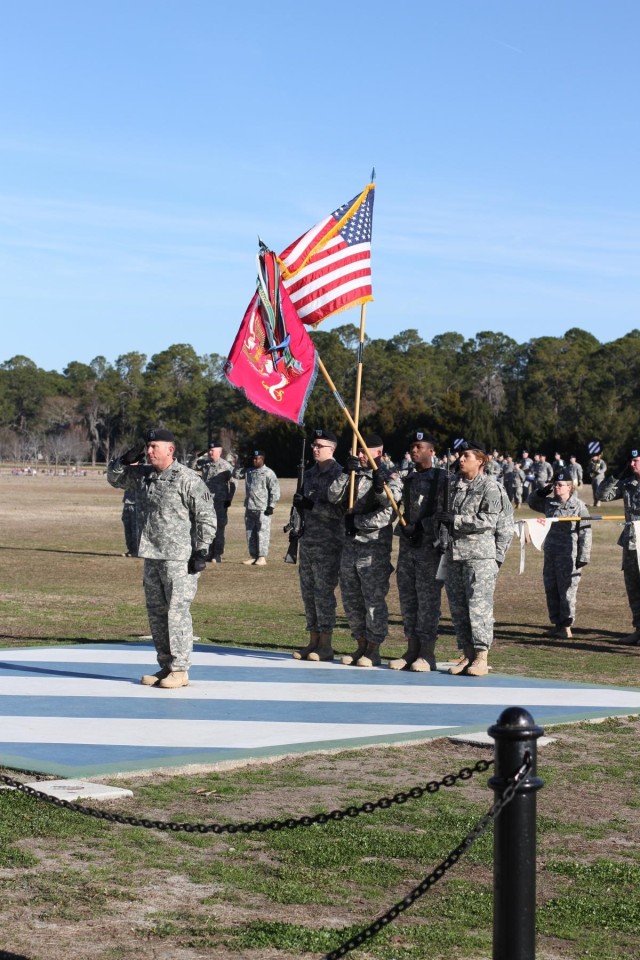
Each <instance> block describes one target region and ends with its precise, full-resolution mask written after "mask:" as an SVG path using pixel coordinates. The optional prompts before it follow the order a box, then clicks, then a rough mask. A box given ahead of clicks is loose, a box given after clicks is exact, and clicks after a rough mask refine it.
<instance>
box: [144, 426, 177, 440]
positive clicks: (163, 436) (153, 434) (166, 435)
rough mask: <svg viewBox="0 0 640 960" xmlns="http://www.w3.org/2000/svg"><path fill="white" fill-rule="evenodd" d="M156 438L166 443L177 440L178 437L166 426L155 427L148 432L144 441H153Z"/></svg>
mask: <svg viewBox="0 0 640 960" xmlns="http://www.w3.org/2000/svg"><path fill="white" fill-rule="evenodd" d="M154 440H163V441H164V442H165V443H175V442H176V438H175V437H174V435H173V434H172V433H171V430H167V429H166V427H154V428H153V430H149V431H148V432H147V434H146V436H145V438H144V442H145V443H152V442H153V441H154Z"/></svg>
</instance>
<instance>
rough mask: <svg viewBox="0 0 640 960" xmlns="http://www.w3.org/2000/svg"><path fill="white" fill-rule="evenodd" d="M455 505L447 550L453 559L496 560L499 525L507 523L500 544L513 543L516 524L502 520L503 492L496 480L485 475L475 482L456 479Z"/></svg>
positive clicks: (453, 487)
mask: <svg viewBox="0 0 640 960" xmlns="http://www.w3.org/2000/svg"><path fill="white" fill-rule="evenodd" d="M452 502H453V506H452V512H453V514H454V518H453V527H452V530H451V536H450V537H449V547H448V552H449V556H450V557H451V559H453V560H496V559H497V558H498V551H497V546H496V529H497V527H498V523H499V522H500V523H501V524H503V523H504V526H503V528H502V529H501V531H500V539H501V543H507V541H508V542H511V536H512V535H513V521H511V523H510V522H509V519H508V517H506V518H505V517H504V516H502V517H501V514H502V513H503V500H502V490H501V487H500V485H499V484H498V482H497V480H495V479H494V478H493V477H485V476H484V474H483V473H480V474H478V476H477V477H475V478H474V479H473V480H464V479H463V478H462V477H461V476H457V477H456V478H455V480H453V481H452ZM509 530H510V532H509ZM507 545H508V543H507ZM504 550H506V547H504ZM501 552H502V550H501ZM501 559H502V558H501Z"/></svg>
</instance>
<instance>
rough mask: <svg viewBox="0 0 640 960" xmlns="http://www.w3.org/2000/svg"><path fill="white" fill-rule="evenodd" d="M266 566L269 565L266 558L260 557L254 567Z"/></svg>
mask: <svg viewBox="0 0 640 960" xmlns="http://www.w3.org/2000/svg"><path fill="white" fill-rule="evenodd" d="M266 565H267V558H266V557H258V559H257V560H256V562H255V563H254V567H266Z"/></svg>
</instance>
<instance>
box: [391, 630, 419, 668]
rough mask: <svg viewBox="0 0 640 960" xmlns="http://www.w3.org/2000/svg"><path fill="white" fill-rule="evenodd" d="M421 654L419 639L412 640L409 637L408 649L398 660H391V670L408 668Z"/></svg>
mask: <svg viewBox="0 0 640 960" xmlns="http://www.w3.org/2000/svg"><path fill="white" fill-rule="evenodd" d="M419 655H420V644H419V643H418V641H417V640H411V639H410V638H409V637H407V649H406V650H405V652H404V653H403V654H402V656H401V657H398V659H397V660H389V668H390V669H391V670H406V669H407V668H408V667H410V666H411V664H412V663H415V661H416V660H417V659H418V656H419Z"/></svg>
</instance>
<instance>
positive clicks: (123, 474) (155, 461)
mask: <svg viewBox="0 0 640 960" xmlns="http://www.w3.org/2000/svg"><path fill="white" fill-rule="evenodd" d="M145 440H146V455H147V459H148V461H149V463H148V464H144V463H142V462H141V461H142V460H143V459H144V455H145V449H144V448H142V449H141V448H140V447H134V448H132V449H131V450H127V451H126V452H125V453H123V454H122V455H121V456H120V457H116V458H115V459H114V460H112V461H111V462H110V463H109V466H108V467H107V480H108V481H109V483H110V484H111V486H112V487H118V488H120V489H122V488H126V486H127V485H128V484H130V483H131V482H132V480H134V481H136V482H137V483H138V484H139V487H140V490H141V491H142V522H141V532H140V542H139V547H138V556H140V557H144V573H143V585H144V594H145V599H146V604H147V615H148V617H149V626H150V627H151V636H152V637H153V642H154V645H155V648H156V654H157V658H158V664H159V665H160V670H159V671H158V672H157V673H154V674H150V675H145V676H143V677H142V679H141V681H140V682H141V683H142V684H144V685H145V686H159V687H163V688H164V689H169V690H172V689H175V688H176V687H186V686H188V684H189V673H188V671H189V667H190V665H191V654H192V651H193V624H192V620H191V604H192V602H193V599H194V597H195V595H196V590H197V589H198V577H199V575H200V573H201V572H202V571H203V570H204V569H205V568H206V557H207V553H208V551H209V546H210V544H211V542H212V540H213V538H214V537H215V533H216V515H215V511H214V509H213V504H212V501H211V494H210V493H209V491H208V490H207V487H206V486H205V484H204V482H203V481H202V478H201V477H199V476H198V474H197V473H195V472H194V471H193V470H191V469H190V468H189V467H186V466H184V464H181V463H178V461H177V460H176V459H175V450H176V441H175V438H174V436H173V434H172V433H171V431H170V430H166V429H164V428H163V427H162V428H161V427H159V428H157V429H155V430H151V431H149V433H148V434H147V436H146V438H145Z"/></svg>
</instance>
